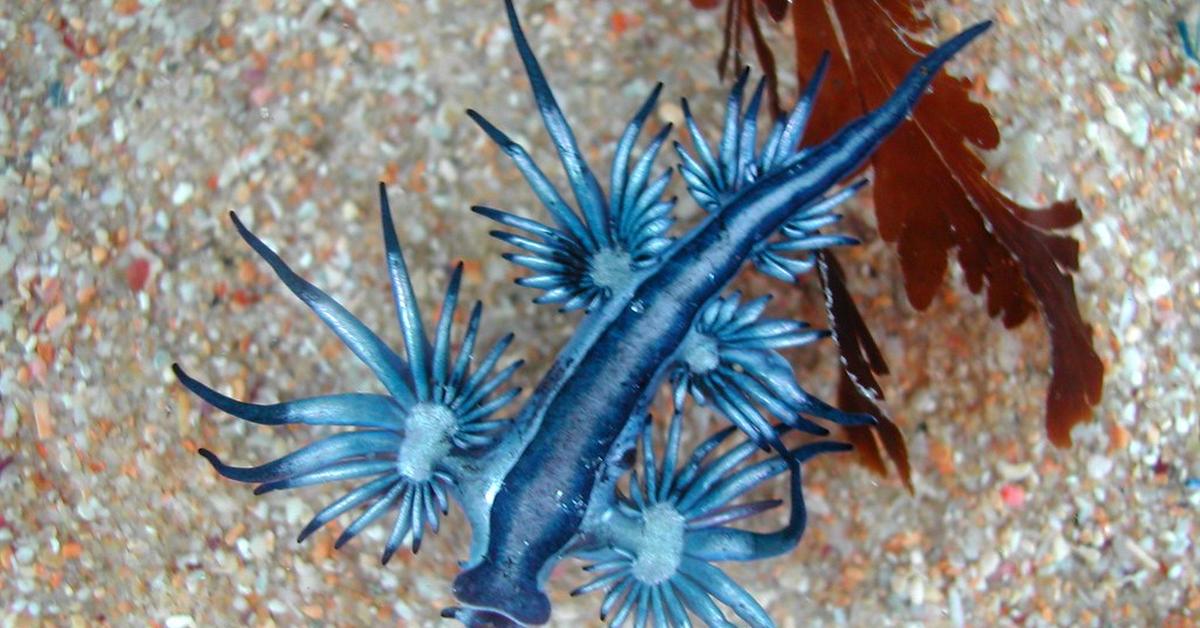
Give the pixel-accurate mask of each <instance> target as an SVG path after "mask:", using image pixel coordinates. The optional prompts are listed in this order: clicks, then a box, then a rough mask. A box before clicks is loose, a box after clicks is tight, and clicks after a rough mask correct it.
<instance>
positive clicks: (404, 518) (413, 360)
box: [174, 184, 521, 563]
mask: <svg viewBox="0 0 1200 628" xmlns="http://www.w3.org/2000/svg"><path fill="white" fill-rule="evenodd" d="M379 194H380V203H381V205H382V213H383V231H384V242H385V243H386V246H387V262H388V270H389V271H390V273H391V279H392V290H393V294H394V295H395V298H396V309H397V312H398V314H399V318H400V327H401V329H402V330H403V335H404V341H405V347H406V349H407V356H408V362H407V363H405V362H404V361H403V360H402V359H401V358H400V357H399V356H397V355H396V354H395V353H394V352H393V351H392V350H391V349H390V348H388V346H387V345H385V344H384V343H383V341H382V340H381V339H380V338H379V337H378V336H376V335H375V334H374V333H373V332H372V331H370V330H369V329H367V328H366V326H364V325H363V324H362V322H361V321H359V320H358V319H357V318H355V317H354V315H352V314H350V313H349V312H348V311H346V309H345V308H343V307H342V306H341V305H340V304H338V303H337V302H336V301H334V300H333V299H332V298H330V297H329V295H327V294H325V293H324V292H322V291H321V290H320V289H319V288H317V287H316V286H314V285H312V284H310V283H308V282H307V281H305V280H304V279H302V278H301V277H300V276H299V275H297V274H295V272H293V271H292V270H291V269H290V268H288V266H287V265H286V264H285V263H284V261H283V260H282V259H281V258H280V257H279V256H278V255H276V254H275V252H274V251H272V250H271V249H269V248H268V247H267V246H266V245H265V244H263V242H262V240H259V239H258V238H257V237H255V236H254V234H252V233H250V231H249V230H248V229H246V227H245V226H244V225H243V224H242V223H241V221H239V220H238V218H237V216H236V215H233V214H231V216H232V218H233V222H234V225H235V226H236V227H237V229H238V232H239V233H240V234H241V236H242V238H243V239H245V240H246V242H247V243H248V244H249V245H250V246H251V248H253V249H254V250H255V252H257V253H258V254H259V255H260V256H262V258H263V259H264V260H266V262H267V264H269V265H270V266H271V268H272V269H274V270H275V273H276V274H278V275H279V278H280V279H282V280H283V282H284V283H285V284H286V285H287V287H288V288H290V289H291V290H292V292H293V293H294V294H295V295H296V296H297V297H299V298H300V300H301V301H303V302H304V303H305V305H308V306H309V307H310V308H312V310H313V311H314V312H316V314H317V316H319V317H320V318H321V319H322V320H323V321H324V322H325V323H326V325H328V326H329V328H330V329H331V330H332V331H333V332H334V333H335V334H337V335H338V336H339V337H340V338H341V340H342V342H343V343H345V345H346V347H347V348H349V349H350V350H351V351H352V352H353V353H354V354H355V355H356V356H358V358H359V359H360V360H362V362H363V363H364V364H366V365H367V367H369V368H370V369H371V370H372V371H373V372H374V373H375V376H376V378H377V379H378V380H379V382H380V384H382V385H383V387H384V388H385V389H386V390H387V391H388V394H386V395H380V394H367V393H351V394H341V395H330V396H325V397H313V398H309V399H299V400H295V401H288V402H283V403H277V404H269V405H259V404H253V403H246V402H242V401H238V400H236V399H231V398H229V397H226V396H225V395H222V394H221V393H219V392H217V391H216V390H213V389H212V388H210V387H208V386H205V385H204V384H202V383H200V382H199V381H196V380H195V379H193V378H192V377H190V376H189V375H188V374H187V373H185V372H184V371H183V369H182V368H180V367H179V365H175V367H174V369H175V375H176V376H177V377H178V378H179V381H180V382H182V383H183V385H184V386H186V387H187V388H188V389H189V390H191V391H192V392H194V393H196V394H197V395H199V396H200V397H201V398H202V399H204V400H205V401H207V402H209V403H211V404H212V405H213V406H215V407H217V408H218V409H220V410H222V411H224V412H227V413H229V414H232V415H233V416H236V417H238V418H241V419H244V420H246V421H250V422H252V423H259V424H262V425H286V424H296V423H302V424H307V425H333V426H344V427H352V428H357V429H355V430H352V431H346V432H339V433H337V434H334V435H332V436H329V437H326V438H324V439H322V440H319V441H317V442H315V443H312V444H311V445H308V446H306V447H303V448H301V449H299V450H297V451H295V452H293V453H291V454H288V455H286V456H284V457H282V458H280V459H278V460H275V461H273V462H269V463H267V464H264V465H261V466H257V467H249V468H241V467H232V466H229V465H226V464H225V463H223V462H221V460H220V459H219V458H217V456H216V455H215V454H213V453H212V452H210V451H208V450H205V449H201V450H200V454H201V455H202V456H204V457H205V458H206V459H207V460H208V461H209V462H210V463H211V464H212V466H213V468H215V469H216V470H217V472H218V473H220V474H221V475H223V476H225V477H227V478H229V479H231V480H237V481H239V482H250V483H255V484H258V487H257V488H256V489H255V491H254V492H255V494H262V493H267V492H270V491H276V490H281V489H291V488H298V487H302V486H311V485H314V484H324V483H326V482H336V481H344V480H359V481H361V482H362V483H361V484H359V485H358V486H357V487H355V488H354V489H353V490H351V491H350V492H348V493H346V494H345V495H344V496H342V497H341V498H339V499H337V500H336V501H334V502H333V503H332V504H329V505H328V506H327V507H325V508H324V509H323V510H321V511H320V512H318V513H317V515H316V516H315V517H313V519H312V521H310V522H309V523H308V525H306V526H305V527H304V530H303V531H302V532H301V533H300V537H299V539H298V540H299V541H303V540H304V539H305V538H307V537H308V536H309V535H310V534H312V533H313V532H315V531H316V530H317V529H319V528H320V527H322V526H324V525H325V524H327V523H329V522H330V521H332V520H334V519H335V518H337V517H339V516H341V515H342V514H345V513H347V512H350V511H352V510H355V509H358V508H362V512H361V513H359V514H358V516H357V517H356V518H354V519H353V521H352V522H351V523H350V524H349V525H347V526H346V528H345V529H344V530H343V532H342V533H341V535H340V536H339V537H338V539H337V541H336V543H335V547H339V548H340V547H341V546H342V545H344V544H345V543H346V542H347V541H349V540H350V539H352V538H354V537H355V536H356V535H357V534H358V533H359V532H361V531H362V530H363V529H364V528H365V527H366V526H368V525H370V524H371V523H372V522H374V521H375V520H377V519H379V518H381V517H383V516H384V515H385V514H387V513H389V512H390V513H391V515H390V516H391V517H392V518H393V519H394V520H393V522H392V528H391V533H390V535H389V537H388V541H387V545H386V546H385V548H384V551H383V562H384V563H387V562H388V560H389V559H390V558H391V557H392V555H393V554H394V553H395V552H396V550H397V549H398V548H399V547H400V545H401V544H403V543H404V542H405V541H406V540H407V541H408V542H409V543H410V545H411V547H412V550H413V552H416V551H418V550H419V549H420V547H421V539H422V537H423V536H424V534H425V530H426V529H427V528H428V529H431V530H432V531H433V532H435V533H436V532H437V531H438V527H439V520H440V517H441V515H444V514H446V513H447V511H448V510H449V507H450V499H449V496H450V495H451V494H453V492H454V490H455V485H456V484H457V482H458V481H459V476H460V474H461V471H462V469H461V466H462V460H463V459H466V458H470V457H473V456H474V455H475V454H476V453H477V452H479V451H480V450H485V449H487V448H488V447H490V446H491V445H492V444H493V443H494V442H495V440H496V436H497V435H498V434H499V433H500V432H502V431H503V429H504V428H505V426H506V425H507V424H508V421H506V420H491V418H492V416H493V415H494V414H495V413H496V412H498V411H499V410H500V409H501V408H503V407H504V406H505V405H507V404H508V403H509V402H511V401H512V400H513V398H515V397H516V396H517V395H518V394H520V389H518V388H509V389H507V390H503V391H501V389H502V388H503V387H504V385H505V384H506V383H507V381H508V379H509V378H510V377H511V376H512V374H513V372H514V371H515V370H516V369H517V368H519V367H520V365H521V362H520V361H517V362H514V363H513V364H511V365H509V366H507V367H505V368H504V369H502V370H500V371H499V372H496V370H495V368H496V365H497V363H498V362H499V360H500V357H501V354H502V353H503V352H504V349H505V348H506V347H507V346H508V344H509V343H510V342H511V341H512V335H511V334H510V335H508V336H505V337H504V338H503V339H502V340H500V341H499V342H497V343H496V344H495V346H493V347H492V349H491V350H490V351H488V352H487V353H486V355H485V356H484V358H483V359H482V360H481V361H478V363H473V362H475V357H474V355H475V354H474V352H475V341H476V337H477V334H478V331H479V321H480V317H481V315H482V313H483V308H482V306H481V305H480V304H479V303H476V304H475V306H474V308H473V309H472V311H471V316H470V319H469V321H468V323H467V329H466V331H465V332H464V333H463V336H462V339H461V346H460V348H459V350H458V352H457V355H455V352H454V351H453V348H452V346H451V336H452V330H451V322H452V320H453V318H454V312H455V310H456V308H457V306H458V292H459V283H460V280H461V278H462V264H459V265H458V266H457V267H455V269H454V273H453V275H451V277H450V286H449V287H448V288H447V290H446V296H445V298H444V299H443V300H442V309H441V315H440V316H439V318H438V323H437V328H436V331H435V333H434V336H433V338H432V343H431V342H430V339H429V338H428V336H427V335H426V332H425V328H424V325H423V324H422V323H421V316H420V312H419V311H418V309H417V304H416V299H415V297H414V295H413V287H412V281H411V279H410V278H409V275H408V270H407V269H406V268H405V265H404V257H403V255H402V254H401V251H400V246H399V244H398V242H397V240H396V236H395V230H394V227H393V225H392V217H391V212H390V210H389V207H388V201H387V195H386V191H385V190H384V188H383V185H382V184H381V185H380V188H379ZM464 457H465V458H464Z"/></svg>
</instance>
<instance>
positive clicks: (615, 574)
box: [572, 413, 850, 626]
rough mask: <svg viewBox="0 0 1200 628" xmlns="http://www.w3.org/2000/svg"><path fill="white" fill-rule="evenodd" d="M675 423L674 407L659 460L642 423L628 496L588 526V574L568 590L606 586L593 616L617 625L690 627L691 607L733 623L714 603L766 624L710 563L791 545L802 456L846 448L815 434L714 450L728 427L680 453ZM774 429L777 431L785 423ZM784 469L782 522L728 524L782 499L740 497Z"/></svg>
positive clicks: (708, 618) (800, 501)
mask: <svg viewBox="0 0 1200 628" xmlns="http://www.w3.org/2000/svg"><path fill="white" fill-rule="evenodd" d="M681 423H682V422H681V419H680V415H679V414H678V413H676V414H675V415H674V416H673V417H672V418H671V422H670V427H669V428H668V433H667V438H666V443H665V444H664V447H663V460H662V462H661V463H658V462H657V461H656V458H657V456H656V454H655V448H654V444H653V442H652V441H653V438H652V431H651V423H650V421H647V423H646V427H645V429H644V431H643V433H642V436H641V439H640V443H639V444H640V446H641V447H640V449H641V459H642V469H641V470H642V473H641V476H640V477H639V474H638V473H637V472H636V471H635V472H633V474H632V477H631V478H630V479H629V484H628V486H629V494H628V495H627V496H626V495H624V494H620V493H619V492H618V493H617V494H616V496H615V498H614V500H613V507H612V508H611V510H610V511H609V512H607V513H606V514H605V516H604V517H602V518H597V520H596V523H597V525H595V526H593V527H592V528H591V529H586V530H585V536H584V538H585V539H586V540H585V541H584V544H585V547H583V548H582V549H580V550H578V551H577V552H576V556H578V557H580V558H583V559H585V560H588V561H591V563H592V564H591V565H589V566H587V567H585V570H586V571H589V572H591V573H593V574H595V578H594V579H593V580H592V581H590V582H588V583H587V584H585V585H583V586H581V587H579V588H578V589H576V590H575V591H573V592H572V595H581V594H585V593H590V592H593V591H604V597H603V600H602V602H601V604H600V619H602V620H608V621H610V622H611V625H614V626H617V625H621V624H622V623H624V622H625V621H626V620H632V622H633V623H634V625H637V626H644V625H647V621H648V620H652V621H651V622H650V623H651V624H652V625H655V626H689V625H690V622H689V620H688V613H689V612H690V613H691V614H692V615H694V616H695V617H697V618H699V619H700V620H702V621H703V622H705V623H706V624H707V625H709V626H733V625H734V624H731V623H729V621H728V620H727V618H726V617H725V614H724V612H723V611H722V610H721V609H720V607H719V606H718V603H719V604H721V605H724V606H726V607H728V608H729V609H730V610H732V611H733V613H734V614H735V615H737V616H738V617H739V618H740V619H741V620H742V621H744V622H746V623H747V624H750V625H752V626H767V625H771V619H770V617H769V616H768V615H767V612H766V611H765V610H764V609H763V608H762V607H761V606H759V604H758V602H756V601H755V600H754V598H753V597H752V596H751V595H750V594H749V593H747V592H746V591H745V589H743V588H742V587H740V586H738V584H737V583H736V582H734V581H733V580H732V579H731V578H730V577H729V576H728V575H726V574H725V572H723V571H721V570H720V569H719V568H718V567H716V566H714V565H713V564H712V563H713V562H717V561H729V560H734V561H745V560H756V559H760V558H767V557H770V556H775V555H778V554H782V553H784V552H786V551H788V550H790V549H791V548H792V547H794V546H795V544H796V543H797V542H798V541H799V539H800V536H801V535H802V534H803V533H804V526H805V510H804V497H803V495H802V493H801V490H800V464H801V463H803V462H804V461H806V460H808V459H810V458H812V457H813V456H815V455H818V454H821V453H827V452H836V451H846V450H848V449H850V446H849V445H846V444H843V443H837V442H832V441H821V442H816V443H810V444H808V445H803V446H800V447H797V448H794V449H791V450H788V451H787V452H786V454H784V455H782V456H774V457H771V458H769V459H767V460H763V461H759V462H755V463H747V461H748V460H750V458H751V456H753V455H754V454H755V452H756V451H757V447H756V446H755V444H754V443H753V442H749V441H745V442H742V443H740V444H737V445H735V446H733V447H731V448H728V449H727V450H726V451H725V452H724V453H722V454H719V455H716V454H714V452H716V451H717V449H718V448H719V447H721V446H722V445H724V444H725V443H726V441H728V439H729V437H730V436H731V435H732V434H733V433H734V430H732V429H726V430H723V431H721V432H718V433H717V434H716V435H714V436H713V437H711V438H709V439H708V440H706V441H704V442H703V443H701V444H700V445H699V446H698V447H697V448H696V449H695V450H694V451H693V452H692V454H691V455H690V456H689V457H688V458H687V459H686V460H684V459H683V458H681V457H680V456H679V447H680V440H681V432H682V426H681ZM772 429H776V430H778V431H779V433H780V434H782V433H783V432H785V431H787V429H788V428H787V427H778V428H772ZM785 471H790V477H791V495H790V498H791V504H790V508H791V510H790V513H789V515H788V519H789V520H788V523H787V525H786V526H785V527H783V528H781V529H780V530H778V531H775V532H770V533H762V532H750V531H747V530H742V529H739V528H735V527H730V526H729V524H731V523H734V522H737V521H739V520H742V519H747V518H750V517H753V516H755V515H758V514H760V513H763V512H766V511H768V510H771V509H773V508H776V507H778V506H780V505H782V504H783V502H782V501H780V500H778V499H765V500H756V501H745V500H740V499H739V498H740V497H742V496H743V495H745V494H747V493H748V492H750V491H752V490H753V489H755V488H756V487H758V486H759V485H761V484H762V483H763V482H766V481H767V480H770V479H771V478H773V477H775V476H778V475H779V474H781V473H784V472H785Z"/></svg>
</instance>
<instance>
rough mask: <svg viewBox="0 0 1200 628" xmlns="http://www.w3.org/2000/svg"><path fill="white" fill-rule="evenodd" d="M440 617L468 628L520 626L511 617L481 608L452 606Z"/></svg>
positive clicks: (514, 627) (515, 627)
mask: <svg viewBox="0 0 1200 628" xmlns="http://www.w3.org/2000/svg"><path fill="white" fill-rule="evenodd" d="M442 617H445V618H446V619H457V620H458V621H460V622H462V623H463V625H464V626H467V627H468V628H520V627H521V624H520V623H519V622H517V621H514V620H513V619H512V618H511V617H509V616H507V615H505V614H503V613H497V612H495V611H489V610H484V609H481V608H467V607H462V606H452V607H450V608H446V609H443V610H442Z"/></svg>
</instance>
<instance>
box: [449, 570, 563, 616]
mask: <svg viewBox="0 0 1200 628" xmlns="http://www.w3.org/2000/svg"><path fill="white" fill-rule="evenodd" d="M454 595H455V596H456V597H457V598H458V599H459V601H461V602H463V603H464V604H467V605H470V606H473V607H476V608H473V609H469V610H470V611H471V612H472V613H480V612H481V611H482V610H488V611H493V612H492V613H488V616H489V617H490V616H493V615H496V614H503V615H506V616H508V617H511V618H513V619H515V620H517V621H518V622H520V623H522V624H544V623H546V621H547V620H549V619H550V599H549V598H548V597H546V594H545V593H542V592H541V591H540V590H539V589H538V586H537V584H536V582H535V581H534V578H533V575H532V574H530V575H529V576H524V575H523V574H513V573H509V572H507V571H506V570H504V569H502V568H499V567H497V566H496V564H495V563H492V562H490V561H486V560H485V561H484V562H483V563H481V564H479V565H477V566H476V567H474V568H473V569H469V570H467V571H464V572H463V573H461V574H459V576H458V577H457V578H455V579H454ZM462 610H467V609H462ZM468 625H474V624H468ZM479 625H489V624H479Z"/></svg>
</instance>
